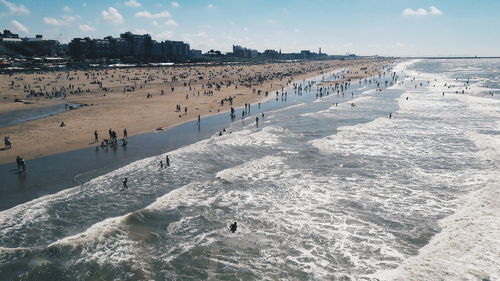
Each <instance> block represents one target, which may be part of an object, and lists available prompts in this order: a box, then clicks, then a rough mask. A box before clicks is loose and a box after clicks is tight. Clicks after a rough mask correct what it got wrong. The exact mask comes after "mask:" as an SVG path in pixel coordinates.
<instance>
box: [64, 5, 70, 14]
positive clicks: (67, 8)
mask: <svg viewBox="0 0 500 281" xmlns="http://www.w3.org/2000/svg"><path fill="white" fill-rule="evenodd" d="M63 11H65V12H66V13H69V12H71V8H70V7H68V6H64V7H63Z"/></svg>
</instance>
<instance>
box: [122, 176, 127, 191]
mask: <svg viewBox="0 0 500 281" xmlns="http://www.w3.org/2000/svg"><path fill="white" fill-rule="evenodd" d="M127 182H128V178H125V179H124V180H123V189H122V190H125V189H128V185H127Z"/></svg>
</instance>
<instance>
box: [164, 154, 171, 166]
mask: <svg viewBox="0 0 500 281" xmlns="http://www.w3.org/2000/svg"><path fill="white" fill-rule="evenodd" d="M165 160H166V162H167V167H170V159H169V158H168V155H167V158H166V159H165Z"/></svg>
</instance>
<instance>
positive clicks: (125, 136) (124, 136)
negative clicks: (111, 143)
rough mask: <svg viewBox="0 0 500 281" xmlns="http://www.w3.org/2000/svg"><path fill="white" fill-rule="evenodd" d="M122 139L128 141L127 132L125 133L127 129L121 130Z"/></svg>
mask: <svg viewBox="0 0 500 281" xmlns="http://www.w3.org/2000/svg"><path fill="white" fill-rule="evenodd" d="M123 139H125V140H126V139H128V132H127V128H125V129H123Z"/></svg>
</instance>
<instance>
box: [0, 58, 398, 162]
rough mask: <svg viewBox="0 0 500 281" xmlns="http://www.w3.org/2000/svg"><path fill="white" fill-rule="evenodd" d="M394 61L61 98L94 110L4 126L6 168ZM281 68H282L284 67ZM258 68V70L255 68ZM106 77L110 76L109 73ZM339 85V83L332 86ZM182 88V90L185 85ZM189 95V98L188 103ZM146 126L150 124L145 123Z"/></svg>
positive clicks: (0, 133)
mask: <svg viewBox="0 0 500 281" xmlns="http://www.w3.org/2000/svg"><path fill="white" fill-rule="evenodd" d="M389 62H390V61H389V60H352V61H348V62H345V61H333V63H332V64H330V65H326V66H325V64H324V63H323V64H322V65H320V66H321V67H322V66H325V67H323V68H322V69H321V70H319V71H318V70H317V69H312V70H310V71H308V72H306V73H304V74H301V75H296V76H292V77H293V79H292V77H288V76H287V77H286V78H285V77H281V79H277V78H275V79H270V80H267V81H265V82H261V84H260V85H251V86H249V87H243V86H240V85H236V86H235V87H236V89H233V88H231V89H229V86H227V87H226V89H221V91H220V92H215V91H213V90H211V91H212V92H213V94H212V95H213V96H212V95H209V96H205V95H203V96H200V91H202V90H203V91H207V89H205V88H204V85H205V84H204V83H205V81H203V82H201V83H198V84H191V83H189V86H186V82H184V84H183V85H184V88H185V89H181V90H180V91H179V92H173V91H172V93H166V94H165V95H159V94H158V92H159V91H160V90H164V89H161V85H157V84H153V85H152V87H148V88H146V89H139V90H138V91H137V92H138V93H139V94H137V93H135V92H134V93H131V94H129V93H119V92H118V90H119V89H120V88H121V87H122V86H123V85H122V84H118V85H114V86H115V87H114V88H113V89H114V92H113V93H111V94H108V95H106V93H105V94H104V95H98V94H96V95H90V96H84V97H81V96H69V98H67V99H65V100H55V101H54V102H53V103H52V105H53V104H60V103H62V102H65V103H86V104H90V106H86V107H81V108H78V109H76V110H71V111H66V112H62V113H59V114H56V115H53V116H48V117H44V118H41V119H37V120H32V121H28V122H24V123H20V124H17V125H14V126H10V127H6V128H0V136H2V138H3V136H9V137H10V139H11V141H12V142H13V148H12V149H11V150H3V151H0V164H6V163H12V162H14V160H15V157H16V155H21V157H23V158H24V159H28V160H30V159H36V158H40V157H44V156H48V155H54V154H59V153H64V152H68V151H73V150H78V149H82V148H86V147H95V146H97V145H98V144H99V143H95V142H92V139H93V135H92V133H93V130H92V129H93V128H95V129H97V128H98V132H99V135H100V138H99V140H101V139H102V138H101V136H105V135H106V133H107V128H112V129H114V130H116V131H117V133H118V137H119V138H121V136H122V133H121V131H122V130H123V128H127V130H128V132H129V137H131V136H137V135H141V134H145V133H151V132H154V131H156V129H157V128H163V129H171V128H173V127H175V126H179V125H182V124H185V123H188V122H191V121H193V120H196V119H197V117H198V114H199V115H200V117H206V116H209V115H214V114H218V113H224V112H226V113H227V112H229V111H230V108H231V106H227V105H225V104H224V106H219V105H218V100H219V99H225V98H228V97H234V103H233V105H232V107H233V108H240V107H243V106H244V104H246V103H248V104H252V106H255V105H256V104H257V103H263V102H265V101H267V100H268V99H272V98H273V97H274V93H275V92H279V91H281V89H282V88H286V87H289V86H291V85H292V83H293V82H297V81H301V80H304V79H309V78H312V77H317V76H321V75H326V74H327V73H331V72H332V71H336V70H339V69H343V68H346V69H349V70H350V71H351V73H355V72H356V71H355V70H356V68H358V69H360V68H361V67H363V66H365V67H366V65H369V66H371V67H372V68H373V69H374V70H376V69H377V68H378V67H380V66H381V65H386V64H388V63H389ZM330 63H331V62H330ZM279 66H280V67H282V66H283V65H279ZM240 67H241V66H240ZM266 67H268V68H269V69H272V68H273V67H275V65H272V64H271V65H252V66H248V69H246V71H248V72H249V75H250V74H253V73H255V71H256V70H259V71H263V68H266ZM313 67H314V66H313ZM316 67H318V66H316ZM321 67H320V68H321ZM219 68H220V67H219ZM253 68H257V69H256V70H254V69H253ZM171 69H172V68H170V70H171ZM227 69H228V68H225V69H224V70H225V71H226V72H227V71H228V70H227ZM177 70H178V71H183V70H184V71H185V69H184V68H179V69H177ZM238 70H239V69H238ZM103 71H106V70H103ZM116 71H117V70H115V71H114V73H116ZM143 71H144V72H147V71H148V69H134V70H133V71H131V70H130V69H126V70H121V69H120V70H118V75H120V77H121V76H122V75H124V74H123V73H122V72H125V73H127V74H128V75H129V73H130V72H132V73H135V72H139V74H141V72H143ZM154 71H158V69H157V68H155V69H154ZM163 71H165V70H163ZM189 71H192V70H189ZM210 71H212V69H210ZM195 72H197V73H198V74H199V73H200V70H199V69H195ZM82 73H83V72H81V73H79V74H80V75H81V74H82ZM220 73H223V70H220ZM356 73H357V72H356ZM48 74H51V73H48ZM48 74H47V75H48ZM373 74H374V73H373V72H370V73H364V74H362V75H361V76H362V77H365V78H366V77H370V76H373ZM68 75H69V74H68ZM101 75H102V74H101ZM106 75H107V76H108V75H109V73H107V72H106ZM115 75H116V74H115ZM136 75H137V74H136ZM112 76H113V75H112ZM143 76H144V75H143ZM222 76H223V75H221V77H222ZM240 76H241V75H240ZM352 76H353V79H358V80H359V79H362V78H359V77H358V76H359V74H353V75H352ZM354 76H355V77H354ZM80 77H81V76H80ZM347 77H348V76H347ZM24 79H26V78H25V77H23V80H24ZM51 79H52V81H53V80H54V78H53V77H52V78H51ZM120 79H121V78H120ZM345 79H348V78H345ZM109 80H111V79H109ZM209 80H210V79H209ZM211 80H217V78H212V79H211ZM358 80H355V81H358ZM103 81H105V79H103ZM191 81H192V80H191ZM353 81H354V80H353ZM5 82H7V81H5ZM5 82H4V83H5ZM336 82H338V81H333V82H331V83H336ZM134 83H135V82H134ZM145 83H146V82H145ZM181 83H182V82H181ZM210 83H211V82H210ZM221 83H223V82H221ZM134 85H137V84H134ZM148 86H149V85H148ZM176 86H177V85H176ZM238 86H239V87H238ZM125 87H127V86H125ZM172 87H173V86H172ZM180 87H182V84H181V86H180ZM188 87H189V89H188ZM191 87H192V88H194V90H192V88H191ZM200 87H201V88H200ZM141 88H142V87H141ZM241 88H243V89H241ZM124 89H125V88H124ZM165 91H166V90H165ZM176 91H177V89H176ZM194 91H197V92H198V95H195V92H194ZM257 91H260V92H261V93H260V94H256V92H257ZM265 91H267V92H269V95H268V96H267V97H266V96H265V95H264V93H265ZM150 92H153V94H154V96H153V97H152V98H150V99H146V98H145V96H144V94H145V93H147V94H149V93H150ZM153 94H152V95H153ZM184 95H186V98H185V99H184ZM226 103H227V102H226ZM175 104H182V105H183V106H186V107H188V111H189V112H188V113H187V114H184V113H183V112H182V113H178V112H174V110H173V108H174V105H175ZM3 105H4V106H0V112H2V109H3V112H4V113H5V109H6V108H9V106H5V103H4V104H3ZM48 105H51V104H50V103H49V102H47V100H44V99H42V102H41V103H40V104H35V106H34V107H33V108H37V107H40V106H48ZM30 106H31V105H30ZM120 108H124V109H125V111H126V112H125V113H124V112H122V111H120ZM193 108H194V110H193ZM165 109H166V110H165ZM193 111H194V113H193ZM165 112H166V114H165ZM129 113H132V114H134V115H135V116H131V114H129ZM160 115H161V116H160ZM100 117H102V118H100ZM238 117H239V116H237V118H238ZM100 119H101V120H100ZM63 121H64V122H65V124H66V126H65V127H62V128H60V127H59V126H58V125H59V124H60V123H61V122H63ZM128 123H129V124H128ZM146 123H147V124H148V125H145V124H146ZM91 124H94V125H91ZM120 125H121V126H120ZM47 140H50V142H47Z"/></svg>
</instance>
